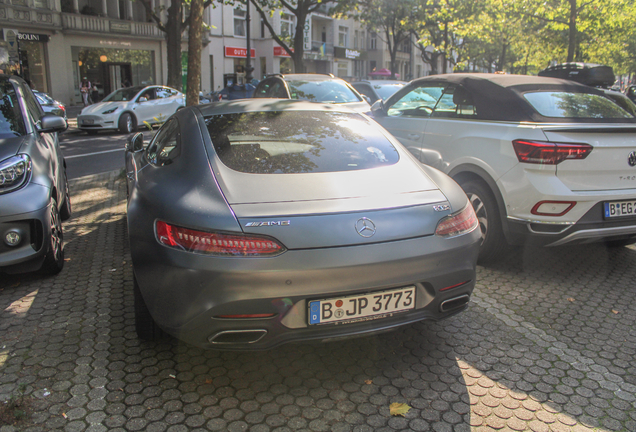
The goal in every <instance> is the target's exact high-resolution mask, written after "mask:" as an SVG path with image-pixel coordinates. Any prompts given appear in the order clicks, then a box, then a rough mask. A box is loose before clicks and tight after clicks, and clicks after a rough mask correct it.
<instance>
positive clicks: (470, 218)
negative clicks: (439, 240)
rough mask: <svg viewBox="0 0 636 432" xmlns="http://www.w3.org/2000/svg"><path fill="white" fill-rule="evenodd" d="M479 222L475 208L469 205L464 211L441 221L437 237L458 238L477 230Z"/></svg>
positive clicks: (436, 233) (436, 230) (436, 231)
mask: <svg viewBox="0 0 636 432" xmlns="http://www.w3.org/2000/svg"><path fill="white" fill-rule="evenodd" d="M478 225H479V221H478V220H477V215H476V214H475V210H473V206H472V205H471V204H470V203H468V205H467V206H466V207H464V209H463V210H461V211H460V212H458V213H455V214H454V215H450V216H446V217H445V218H444V219H442V220H441V221H439V223H438V224H437V228H436V229H435V235H438V236H440V237H457V236H459V235H462V234H466V233H469V232H471V231H472V230H474V229H475V228H477V226H478Z"/></svg>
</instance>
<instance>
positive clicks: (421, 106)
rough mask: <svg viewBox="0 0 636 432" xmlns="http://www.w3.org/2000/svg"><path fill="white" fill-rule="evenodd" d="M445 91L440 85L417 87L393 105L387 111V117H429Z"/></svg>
mask: <svg viewBox="0 0 636 432" xmlns="http://www.w3.org/2000/svg"><path fill="white" fill-rule="evenodd" d="M443 91H444V87H443V86H442V85H440V84H427V85H422V86H420V87H416V88H414V89H413V90H411V91H409V92H408V93H406V94H405V95H404V96H402V97H401V98H399V99H398V100H397V101H396V102H395V103H394V104H393V105H391V106H390V107H389V109H388V110H387V115H388V116H391V117H398V116H408V117H429V116H430V115H431V113H432V112H433V110H434V109H435V105H437V101H438V100H439V99H440V97H441V96H442V93H443Z"/></svg>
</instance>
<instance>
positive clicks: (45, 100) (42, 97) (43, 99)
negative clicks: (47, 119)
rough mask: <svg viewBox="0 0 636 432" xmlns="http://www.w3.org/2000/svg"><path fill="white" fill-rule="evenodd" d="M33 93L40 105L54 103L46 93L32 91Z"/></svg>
mask: <svg viewBox="0 0 636 432" xmlns="http://www.w3.org/2000/svg"><path fill="white" fill-rule="evenodd" d="M33 94H34V95H35V98H36V99H37V100H38V102H39V103H40V105H53V104H54V103H55V101H54V100H53V98H52V97H51V96H49V95H47V94H46V93H40V92H33Z"/></svg>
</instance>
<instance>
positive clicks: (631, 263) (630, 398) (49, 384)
mask: <svg viewBox="0 0 636 432" xmlns="http://www.w3.org/2000/svg"><path fill="white" fill-rule="evenodd" d="M117 176H118V173H107V174H103V175H96V176H91V177H84V178H81V179H78V180H76V181H74V182H72V185H71V186H72V197H73V204H74V211H75V213H74V218H73V219H71V220H70V221H68V222H66V223H65V225H64V227H65V230H66V242H67V244H66V259H67V262H66V267H65V269H64V270H63V272H62V273H61V274H60V275H58V276H56V277H49V278H47V277H43V276H39V275H19V276H6V275H2V277H1V279H0V307H1V308H2V309H1V310H2V312H1V314H0V399H2V400H9V399H10V398H11V397H12V396H13V397H14V398H15V397H16V396H17V395H19V394H20V393H22V392H23V393H24V395H25V397H26V398H27V399H28V400H31V404H32V407H33V408H34V410H35V412H34V414H33V416H32V417H31V418H27V419H26V421H24V420H23V424H21V425H19V426H17V427H14V426H6V425H5V426H3V427H2V428H0V432H8V431H14V430H25V431H45V430H63V431H69V432H70V431H117V432H119V431H139V430H144V431H169V432H177V431H179V432H180V431H203V430H206V431H213V430H220V431H247V430H249V431H296V430H310V431H395V430H410V431H427V430H430V431H437V432H443V431H469V430H470V431H473V430H474V431H481V430H484V431H485V430H496V429H501V430H532V431H536V432H539V431H583V430H603V431H604V430H612V431H614V430H622V431H628V432H634V431H636V403H635V401H636V362H635V360H634V358H635V354H636V329H635V325H634V319H635V317H636V306H635V305H636V298H635V297H636V293H635V291H636V289H635V285H636V284H635V282H634V281H635V280H636V249H633V248H631V247H630V248H616V249H613V250H612V249H607V248H605V247H604V246H589V247H577V248H566V249H563V248H561V249H527V250H525V251H519V252H515V253H514V254H512V255H511V256H510V257H509V258H508V259H507V261H506V262H504V263H502V264H500V265H498V266H496V267H489V268H482V267H479V271H478V278H479V279H478V284H477V288H476V290H475V293H474V296H473V299H472V302H471V304H470V307H469V309H468V310H467V311H466V312H464V313H462V314H460V315H457V316H455V317H453V318H451V319H448V320H445V321H442V322H439V323H431V322H421V323H417V324H414V325H410V326H406V327H403V328H401V329H399V330H398V331H395V332H392V333H387V334H384V335H381V336H376V337H367V338H359V339H353V340H348V341H342V342H331V343H327V344H294V345H287V346H284V347H282V348H278V349H275V350H272V351H266V352H259V353H256V354H255V353H236V352H216V351H203V350H200V349H197V348H193V347H190V346H186V345H184V344H182V343H180V342H178V341H175V340H171V339H167V340H165V341H162V342H160V343H148V342H140V341H139V340H138V339H137V338H136V336H135V331H134V323H133V321H134V320H133V307H132V303H133V295H132V271H131V266H130V258H129V252H128V246H127V240H126V227H125V191H124V189H125V185H124V183H123V181H122V180H120V179H118V178H117ZM393 402H403V403H406V404H408V405H409V406H410V407H411V410H410V411H409V412H408V413H407V414H406V415H405V416H404V417H400V416H397V417H392V416H390V414H389V405H390V404H391V403H393Z"/></svg>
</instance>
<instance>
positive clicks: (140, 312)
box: [133, 276, 163, 341]
mask: <svg viewBox="0 0 636 432" xmlns="http://www.w3.org/2000/svg"><path fill="white" fill-rule="evenodd" d="M133 293H134V296H135V330H136V332H137V336H138V337H139V339H143V340H148V341H154V340H158V339H161V337H162V336H163V332H162V331H161V329H160V328H159V326H158V325H157V323H156V322H155V320H154V319H153V318H152V315H150V311H149V310H148V306H146V301H145V300H144V298H143V296H142V295H141V290H140V289H139V284H137V278H136V277H134V276H133Z"/></svg>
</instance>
